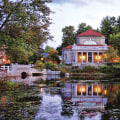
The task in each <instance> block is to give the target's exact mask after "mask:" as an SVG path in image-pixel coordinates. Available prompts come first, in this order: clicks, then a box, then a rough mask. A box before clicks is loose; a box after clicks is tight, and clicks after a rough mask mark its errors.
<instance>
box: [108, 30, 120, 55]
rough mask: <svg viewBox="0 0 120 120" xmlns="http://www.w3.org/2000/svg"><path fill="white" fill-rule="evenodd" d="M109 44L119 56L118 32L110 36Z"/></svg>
mask: <svg viewBox="0 0 120 120" xmlns="http://www.w3.org/2000/svg"><path fill="white" fill-rule="evenodd" d="M109 43H110V44H111V45H112V47H114V48H115V49H117V50H118V53H119V55H120V32H119V33H118V34H111V35H110V39H109Z"/></svg>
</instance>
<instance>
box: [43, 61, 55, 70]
mask: <svg viewBox="0 0 120 120" xmlns="http://www.w3.org/2000/svg"><path fill="white" fill-rule="evenodd" d="M45 67H46V69H51V68H52V67H54V64H53V62H52V61H50V62H46V63H45Z"/></svg>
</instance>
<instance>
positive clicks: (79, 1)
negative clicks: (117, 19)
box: [53, 0, 112, 6]
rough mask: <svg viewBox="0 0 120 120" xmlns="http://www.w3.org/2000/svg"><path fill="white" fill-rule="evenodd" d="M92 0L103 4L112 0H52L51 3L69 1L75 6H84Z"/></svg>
mask: <svg viewBox="0 0 120 120" xmlns="http://www.w3.org/2000/svg"><path fill="white" fill-rule="evenodd" d="M92 2H99V3H103V4H105V3H111V2H112V0H53V3H56V4H63V3H71V4H74V5H76V6H85V5H89V4H91V3H92Z"/></svg>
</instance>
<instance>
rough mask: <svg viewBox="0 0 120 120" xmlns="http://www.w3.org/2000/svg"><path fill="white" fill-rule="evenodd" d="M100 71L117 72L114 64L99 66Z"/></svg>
mask: <svg viewBox="0 0 120 120" xmlns="http://www.w3.org/2000/svg"><path fill="white" fill-rule="evenodd" d="M97 70H98V72H101V73H113V72H115V71H114V69H113V67H112V66H109V65H105V66H98V69H97Z"/></svg>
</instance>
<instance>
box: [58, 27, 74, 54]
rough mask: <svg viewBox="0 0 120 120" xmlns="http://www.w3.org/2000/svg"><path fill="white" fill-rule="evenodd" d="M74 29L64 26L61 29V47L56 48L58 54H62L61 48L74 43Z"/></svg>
mask: <svg viewBox="0 0 120 120" xmlns="http://www.w3.org/2000/svg"><path fill="white" fill-rule="evenodd" d="M74 30H75V29H74V27H73V26H66V27H65V28H63V29H62V32H63V36H62V44H61V46H59V47H57V50H58V54H59V55H61V54H62V48H64V47H66V46H68V45H73V43H75V33H74Z"/></svg>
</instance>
